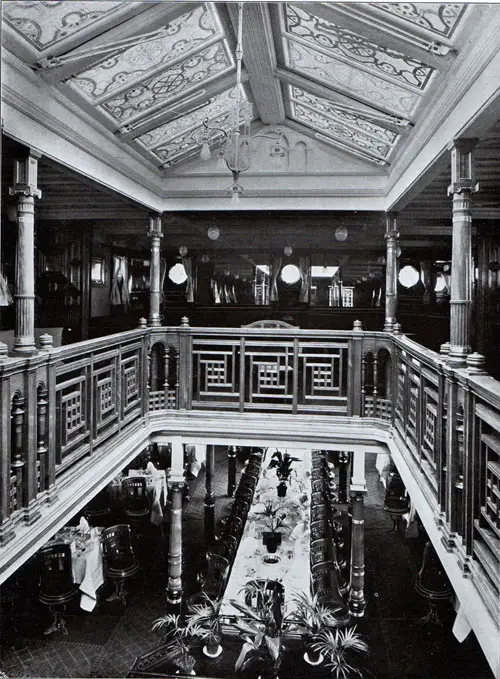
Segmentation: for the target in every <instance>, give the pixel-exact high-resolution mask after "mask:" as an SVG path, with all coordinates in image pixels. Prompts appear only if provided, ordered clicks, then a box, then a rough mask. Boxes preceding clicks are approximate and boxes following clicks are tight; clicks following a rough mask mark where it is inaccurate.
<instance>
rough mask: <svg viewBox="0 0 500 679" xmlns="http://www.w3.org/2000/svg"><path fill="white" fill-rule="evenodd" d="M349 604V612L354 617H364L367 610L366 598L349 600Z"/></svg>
mask: <svg viewBox="0 0 500 679" xmlns="http://www.w3.org/2000/svg"><path fill="white" fill-rule="evenodd" d="M363 596H364V595H363ZM348 606H349V613H350V614H351V615H352V616H353V617H354V618H362V617H363V616H364V614H365V610H366V601H365V599H364V598H363V599H362V600H359V601H358V600H357V599H356V600H355V601H351V600H349V602H348Z"/></svg>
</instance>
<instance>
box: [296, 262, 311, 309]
mask: <svg viewBox="0 0 500 679" xmlns="http://www.w3.org/2000/svg"><path fill="white" fill-rule="evenodd" d="M299 271H300V291H299V302H309V299H310V295H311V259H310V257H308V256H305V257H299Z"/></svg>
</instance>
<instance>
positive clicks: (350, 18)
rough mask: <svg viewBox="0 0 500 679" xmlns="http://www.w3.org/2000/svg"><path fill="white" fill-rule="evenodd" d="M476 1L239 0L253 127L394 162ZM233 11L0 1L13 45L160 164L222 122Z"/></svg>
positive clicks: (230, 79) (172, 162) (183, 153)
mask: <svg viewBox="0 0 500 679" xmlns="http://www.w3.org/2000/svg"><path fill="white" fill-rule="evenodd" d="M473 11H474V8H473V7H471V6H467V5H463V4H441V3H371V4H368V3H365V4H348V3H315V2H307V3H306V2H302V3H300V2H299V3H285V2H276V3H253V2H252V3H246V4H245V7H244V15H243V66H244V69H243V92H242V96H243V100H247V101H248V102H249V106H251V111H252V118H253V120H254V123H253V127H254V128H255V129H258V128H259V127H261V126H263V125H264V126H265V125H271V126H276V125H280V126H281V127H283V126H284V128H285V130H291V131H293V133H294V134H291V135H289V138H288V142H289V143H290V144H291V146H290V151H293V150H295V149H297V148H299V150H300V147H297V144H302V145H303V144H306V146H309V147H310V148H316V147H318V146H319V148H320V149H323V150H326V151H328V149H333V150H334V151H337V150H338V151H341V152H342V153H343V154H348V156H351V157H353V158H355V159H359V160H361V161H362V163H363V164H365V165H366V167H367V168H368V167H370V168H378V171H379V172H384V173H388V172H390V168H391V166H392V165H393V163H394V162H395V160H396V159H397V158H398V156H400V155H401V154H402V153H403V152H404V149H405V146H407V144H408V143H409V141H411V138H412V135H414V131H415V128H416V127H418V124H419V121H420V120H421V117H422V116H423V115H424V114H425V110H426V106H427V105H428V103H429V101H430V100H431V99H432V97H433V95H434V94H435V93H436V91H438V90H439V88H441V87H443V84H444V82H445V81H446V78H447V77H448V75H449V73H450V71H451V70H452V69H453V65H454V61H455V59H456V57H457V55H458V54H459V52H460V49H461V46H462V45H463V44H464V41H465V39H466V37H467V35H468V32H469V28H470V22H468V21H467V15H468V14H470V13H471V12H473ZM236 15H237V8H236V7H235V5H234V4H231V3H227V4H225V3H210V2H209V3H196V2H189V3H185V2H168V1H165V2H156V3H143V2H118V1H116V2H100V1H95V0H93V1H91V2H85V1H81V0H71V1H68V0H62V1H58V0H47V1H44V0H35V1H21V0H17V1H15V2H13V1H11V2H9V1H7V2H4V3H3V21H4V26H5V27H6V29H7V30H6V44H7V45H8V47H9V49H11V50H12V51H13V52H14V53H16V54H17V55H18V56H19V57H21V59H22V60H23V61H24V62H25V63H27V64H28V65H29V66H30V67H32V68H33V69H34V70H35V71H36V73H37V74H38V75H39V76H40V77H41V78H43V79H44V80H45V81H46V82H47V83H49V84H50V85H51V86H53V87H54V88H55V89H56V90H59V91H60V92H61V93H62V94H63V95H64V97H67V98H68V100H70V101H71V102H72V105H73V106H75V107H76V108H77V110H80V111H82V112H84V113H85V114H86V115H90V116H91V117H92V118H93V119H94V120H95V121H97V122H98V123H99V124H100V125H103V126H105V127H106V128H107V130H108V131H110V132H112V133H113V134H114V135H116V137H117V138H118V139H120V141H121V144H122V145H123V147H124V148H128V149H130V150H132V151H133V152H134V153H137V154H140V156H142V157H143V158H145V159H146V160H147V161H149V162H150V163H151V164H152V165H153V166H154V167H155V168H157V169H158V170H159V171H160V172H161V173H164V172H167V174H168V173H169V172H170V173H172V172H174V173H175V172H176V171H178V170H179V168H182V167H183V164H185V163H186V161H188V160H190V159H192V158H193V157H196V155H197V154H198V152H199V151H200V148H201V138H202V121H203V120H204V119H205V118H207V119H208V120H209V124H210V125H211V126H214V127H217V128H220V130H226V131H227V130H228V128H229V125H230V124H231V119H232V118H231V113H232V110H233V103H234V94H235V93H234V89H235V88H234V86H235V57H234V51H235V42H236V38H235V24H236ZM223 137H224V134H223V132H219V133H218V134H216V135H214V136H213V138H212V139H211V143H212V145H213V146H217V145H218V144H220V143H221V142H222V141H223ZM371 171H372V173H373V170H371ZM368 172H370V170H369V171H368Z"/></svg>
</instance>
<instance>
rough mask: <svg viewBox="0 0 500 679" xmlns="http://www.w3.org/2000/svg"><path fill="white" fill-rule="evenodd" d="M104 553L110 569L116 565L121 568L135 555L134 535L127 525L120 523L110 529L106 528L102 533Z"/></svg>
mask: <svg viewBox="0 0 500 679" xmlns="http://www.w3.org/2000/svg"><path fill="white" fill-rule="evenodd" d="M101 541H102V552H103V555H104V558H105V559H106V565H107V566H108V568H113V566H114V565H115V564H117V565H118V564H119V565H120V567H121V565H122V564H123V562H124V561H126V560H127V559H130V558H131V557H133V555H134V550H133V547H132V535H131V531H130V526H129V525H128V524H127V523H119V524H117V525H116V526H111V527H110V528H104V530H103V531H102V533H101Z"/></svg>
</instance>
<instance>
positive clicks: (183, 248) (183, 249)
mask: <svg viewBox="0 0 500 679" xmlns="http://www.w3.org/2000/svg"><path fill="white" fill-rule="evenodd" d="M187 253H188V249H187V247H186V246H185V245H181V246H180V248H179V254H180V256H181V257H185V256H186V255H187Z"/></svg>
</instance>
